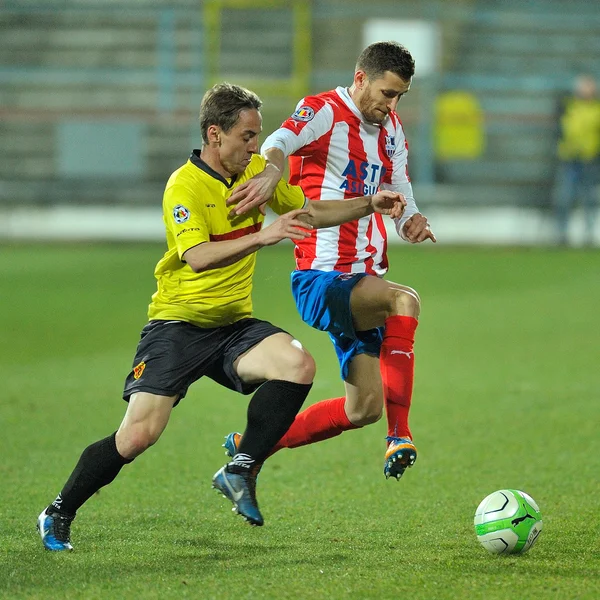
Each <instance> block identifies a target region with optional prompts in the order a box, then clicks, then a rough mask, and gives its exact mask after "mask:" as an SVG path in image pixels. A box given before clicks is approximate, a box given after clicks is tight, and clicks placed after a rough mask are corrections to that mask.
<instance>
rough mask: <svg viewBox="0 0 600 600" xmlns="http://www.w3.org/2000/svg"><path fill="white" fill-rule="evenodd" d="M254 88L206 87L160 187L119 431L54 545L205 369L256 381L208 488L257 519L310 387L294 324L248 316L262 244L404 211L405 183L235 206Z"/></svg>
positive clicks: (247, 150) (260, 164)
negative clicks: (145, 305)
mask: <svg viewBox="0 0 600 600" xmlns="http://www.w3.org/2000/svg"><path fill="white" fill-rule="evenodd" d="M260 106H261V101H260V99H259V98H258V96H256V95H255V94H254V93H252V92H250V91H249V90H245V89H244V88H240V87H238V86H234V85H230V84H220V85H217V86H215V87H214V88H212V89H211V90H209V91H208V92H207V93H206V94H205V96H204V98H203V100H202V106H201V110H200V128H201V131H202V138H203V147H202V150H201V151H198V150H194V151H193V153H192V155H191V156H190V159H189V160H188V161H187V162H186V164H184V165H183V166H182V167H181V168H179V169H177V170H176V171H175V172H174V173H173V174H172V175H171V177H170V179H169V181H168V183H167V186H166V190H165V193H164V197H163V219H164V223H165V227H166V236H167V246H168V249H167V251H166V253H165V255H164V256H163V257H162V259H161V260H160V261H159V262H158V264H157V266H156V269H155V272H154V274H155V276H156V279H157V282H158V289H157V291H156V293H155V294H154V295H153V296H152V301H151V303H150V307H149V310H148V316H149V319H150V321H149V323H148V324H147V325H146V326H145V327H144V329H143V330H142V335H141V339H140V342H139V344H138V347H137V352H136V355H135V357H134V360H133V365H132V370H131V371H130V373H129V375H128V376H127V379H126V381H125V389H124V392H123V398H124V399H125V400H126V401H127V402H128V406H127V411H126V413H125V417H124V419H123V421H122V423H121V426H120V427H119V429H118V431H116V432H115V433H113V434H111V435H110V436H108V437H107V438H104V439H102V440H100V441H98V442H95V443H94V444H91V445H90V446H88V447H87V448H86V449H85V450H84V451H83V453H82V455H81V457H80V459H79V462H78V463H77V465H76V466H75V469H74V471H73V472H72V474H71V476H70V477H69V479H68V481H67V483H66V484H65V485H64V487H63V489H62V491H61V492H60V494H59V495H58V496H57V498H56V499H55V500H54V502H52V504H50V506H48V507H47V508H46V509H44V510H43V511H42V513H41V514H40V516H39V518H38V529H39V531H40V534H41V537H42V542H43V544H44V546H45V547H46V548H47V549H48V550H57V551H61V550H72V545H71V541H70V530H71V522H72V521H73V519H74V517H75V514H76V512H77V510H78V509H79V508H80V507H81V506H82V505H83V504H84V503H85V502H86V501H87V500H88V499H89V498H90V497H91V496H92V495H93V494H94V493H95V492H97V491H98V490H99V489H100V488H101V487H103V486H105V485H107V484H109V483H110V482H112V481H113V479H114V478H115V477H116V476H117V475H118V474H119V472H120V471H121V469H122V467H123V466H124V465H126V464H128V463H130V462H131V461H133V460H134V459H135V458H136V457H137V456H139V455H140V454H141V453H142V452H144V451H145V450H146V449H147V448H149V447H150V446H151V445H153V444H154V443H155V442H156V441H157V440H158V438H159V437H160V435H161V433H162V432H163V430H164V428H165V427H166V425H167V422H168V420H169V417H170V415H171V411H172V409H173V407H174V406H175V405H176V404H178V403H179V402H180V401H181V400H182V399H183V398H184V397H185V395H186V393H187V390H188V387H189V386H190V385H191V384H192V383H194V382H195V381H197V380H198V379H200V378H201V377H203V376H207V377H210V378H211V379H214V380H215V381H216V382H217V383H219V384H221V385H223V386H225V387H227V388H230V389H232V390H235V391H237V392H240V393H242V394H250V393H252V392H254V395H253V397H252V398H251V400H250V403H249V406H248V417H247V427H246V431H245V433H244V439H243V441H242V443H241V444H240V445H239V448H238V449H237V452H236V453H235V456H233V458H232V460H231V461H230V462H229V463H228V464H227V465H225V466H224V467H223V468H222V469H220V470H219V471H217V473H216V474H215V476H214V478H213V487H215V488H216V489H217V490H219V491H221V492H222V493H223V494H224V495H225V496H226V497H227V498H228V499H229V500H231V502H232V503H233V504H234V507H235V509H236V510H237V512H239V513H240V514H241V515H242V516H243V517H244V518H245V519H246V520H247V521H248V522H250V524H252V525H262V524H263V517H262V515H261V513H260V510H259V508H258V504H257V502H256V495H255V485H256V471H255V469H254V466H255V465H256V464H257V463H258V464H260V463H262V461H263V460H264V459H265V458H266V457H267V455H268V454H269V453H270V452H271V451H272V450H273V447H274V446H275V444H276V442H277V441H278V440H279V439H280V438H281V436H282V435H283V434H284V433H285V432H286V431H287V429H288V428H289V426H290V425H291V423H292V422H293V420H294V417H295V416H296V414H297V413H298V411H299V410H300V408H301V406H302V403H303V402H304V400H305V398H306V396H307V395H308V392H309V390H310V388H311V386H312V381H313V377H314V373H315V366H314V362H313V359H312V357H311V355H310V354H309V353H308V352H307V351H306V350H305V349H304V348H303V347H302V344H300V342H298V341H297V340H295V339H294V338H293V337H292V336H291V335H290V334H289V333H287V332H285V331H283V330H282V329H280V328H279V327H276V326H274V325H272V324H271V323H268V322H267V321H261V320H259V319H254V318H252V316H251V315H252V301H251V289H252V276H253V273H254V266H255V262H256V251H257V250H259V249H261V248H264V247H265V246H271V245H273V244H276V243H278V242H280V241H281V240H283V239H292V240H296V241H299V240H301V239H304V238H305V237H307V236H308V235H310V233H309V232H310V230H312V228H313V227H326V226H333V225H336V224H339V223H341V222H344V221H350V220H352V219H356V218H362V217H363V216H367V215H370V214H371V213H372V212H373V211H374V210H377V211H380V212H382V213H383V214H388V215H390V216H391V217H398V216H400V215H401V214H402V212H403V210H404V204H405V203H404V201H403V199H402V197H401V195H400V194H398V193H393V192H379V193H377V194H374V195H369V196H363V197H361V198H356V199H354V200H352V201H350V202H348V203H346V202H328V203H327V202H311V201H309V200H307V199H306V197H305V195H304V193H303V191H302V190H301V188H299V187H296V186H291V185H288V184H287V183H285V182H283V181H281V182H278V183H277V185H276V187H275V189H274V192H273V194H272V196H271V199H270V201H269V206H270V207H271V208H272V209H273V210H274V211H275V213H277V214H278V215H280V216H279V217H278V218H277V219H276V220H275V221H274V222H273V223H271V224H270V225H269V226H267V227H263V221H264V216H263V214H262V212H261V211H260V210H258V209H254V210H251V211H249V212H247V213H246V214H244V215H242V216H230V215H229V212H230V209H229V207H228V206H227V204H226V200H227V198H228V197H229V196H230V194H231V193H232V192H233V191H234V190H235V189H236V187H237V186H238V185H240V184H242V183H243V182H244V181H247V180H248V178H250V177H252V176H253V175H256V174H257V173H259V172H260V171H262V170H263V169H264V167H265V159H264V158H263V157H262V156H260V155H259V154H257V152H258V135H259V133H260V131H261V128H262V125H261V122H262V119H261V115H260V112H259V109H260Z"/></svg>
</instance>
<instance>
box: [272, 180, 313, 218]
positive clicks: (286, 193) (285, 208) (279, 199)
mask: <svg viewBox="0 0 600 600" xmlns="http://www.w3.org/2000/svg"><path fill="white" fill-rule="evenodd" d="M306 204H307V202H306V198H305V196H304V192H303V191H302V188H301V187H299V186H297V185H290V184H289V183H286V182H285V181H283V180H281V181H279V183H278V184H277V187H276V188H275V191H274V192H273V196H272V197H271V199H270V200H269V202H268V206H269V207H270V208H271V209H272V210H273V212H275V213H277V214H278V215H283V214H285V213H288V212H290V211H291V210H296V209H297V208H304V207H305V206H306Z"/></svg>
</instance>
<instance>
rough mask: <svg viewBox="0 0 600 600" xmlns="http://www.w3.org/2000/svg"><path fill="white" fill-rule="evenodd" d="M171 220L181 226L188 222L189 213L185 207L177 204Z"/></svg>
mask: <svg viewBox="0 0 600 600" xmlns="http://www.w3.org/2000/svg"><path fill="white" fill-rule="evenodd" d="M173 218H174V219H175V223H178V224H179V225H181V224H182V223H185V222H186V221H188V220H189V218H190V211H189V210H188V209H187V208H186V207H185V206H183V204H178V205H177V206H176V207H175V208H174V209H173Z"/></svg>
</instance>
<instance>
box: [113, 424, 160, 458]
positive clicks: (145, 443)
mask: <svg viewBox="0 0 600 600" xmlns="http://www.w3.org/2000/svg"><path fill="white" fill-rule="evenodd" d="M161 433H162V429H155V428H152V427H147V426H145V425H141V426H140V425H135V426H133V427H128V428H127V429H124V430H122V429H120V430H119V431H118V432H117V437H116V443H117V450H118V452H119V454H121V456H123V457H124V458H135V457H136V456H139V455H140V454H142V452H144V451H146V450H147V449H148V448H150V446H152V445H154V444H155V443H156V442H157V441H158V438H159V437H160V434H161Z"/></svg>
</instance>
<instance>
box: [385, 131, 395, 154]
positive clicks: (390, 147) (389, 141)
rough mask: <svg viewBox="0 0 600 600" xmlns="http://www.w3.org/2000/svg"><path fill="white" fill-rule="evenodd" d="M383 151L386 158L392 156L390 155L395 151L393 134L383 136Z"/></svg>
mask: <svg viewBox="0 0 600 600" xmlns="http://www.w3.org/2000/svg"><path fill="white" fill-rule="evenodd" d="M385 151H386V153H387V155H388V158H392V156H394V152H396V140H395V138H394V136H393V135H386V136H385Z"/></svg>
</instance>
